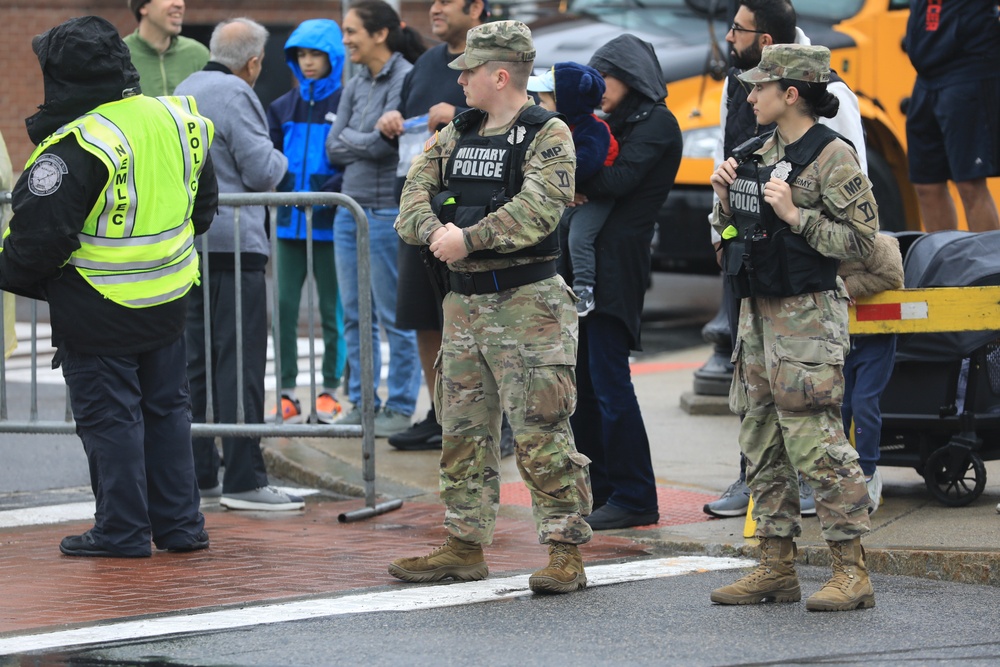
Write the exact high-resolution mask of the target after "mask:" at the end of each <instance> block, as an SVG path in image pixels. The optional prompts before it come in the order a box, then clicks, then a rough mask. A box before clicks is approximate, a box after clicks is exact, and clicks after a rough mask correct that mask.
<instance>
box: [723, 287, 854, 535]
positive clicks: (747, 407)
mask: <svg viewBox="0 0 1000 667" xmlns="http://www.w3.org/2000/svg"><path fill="white" fill-rule="evenodd" d="M849 350H850V343H849V338H848V333H847V294H846V292H842V291H841V290H838V291H826V292H814V293H811V294H803V295H800V296H794V297H787V298H749V299H743V302H742V304H741V305H740V320H739V327H738V330H737V344H736V349H735V350H734V351H733V364H734V365H735V372H734V374H733V384H732V388H731V390H730V393H729V402H730V408H732V410H733V412H736V413H737V414H744V415H745V418H744V419H743V424H742V426H741V428H740V447H741V448H742V450H743V454H744V455H745V456H746V458H747V464H748V465H747V484H748V485H749V487H750V492H751V494H752V495H753V499H754V508H753V518H754V519H755V520H756V521H757V535H758V536H759V537H794V536H797V535H799V534H801V532H802V527H801V518H800V515H799V485H798V475H797V472H796V471H798V472H801V473H802V475H803V477H804V478H805V479H806V481H808V482H809V484H810V485H811V486H812V488H813V490H814V492H815V494H816V514H817V516H818V517H819V521H820V525H821V526H822V529H823V537H824V538H825V539H827V540H832V541H843V540H850V539H853V538H855V537H859V536H861V535H863V534H865V533H867V532H868V531H869V530H870V527H871V525H870V523H869V520H868V491H867V488H866V487H865V478H864V475H863V474H862V472H861V467H860V466H859V465H858V461H857V459H858V455H857V452H855V451H854V449H853V448H852V447H851V445H850V443H849V442H848V441H847V438H846V437H845V435H844V425H843V420H842V418H841V414H840V405H841V403H842V402H843V398H844V374H843V366H844V357H845V355H846V354H847V352H848V351H849Z"/></svg>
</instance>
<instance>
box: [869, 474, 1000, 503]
mask: <svg viewBox="0 0 1000 667" xmlns="http://www.w3.org/2000/svg"><path fill="white" fill-rule="evenodd" d="M865 486H867V487H868V513H869V514H874V513H875V510H877V509H878V506H879V505H881V504H882V473H880V472H879V471H878V468H876V469H875V472H874V473H872V476H871V477H865ZM997 511H1000V507H997Z"/></svg>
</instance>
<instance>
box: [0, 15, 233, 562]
mask: <svg viewBox="0 0 1000 667" xmlns="http://www.w3.org/2000/svg"><path fill="white" fill-rule="evenodd" d="M32 48H33V49H34V51H35V54H36V55H37V56H38V62H39V64H40V65H41V68H42V75H43V78H44V83H45V104H43V105H42V106H41V107H39V112H38V113H36V114H35V115H34V116H32V117H30V118H28V119H27V121H26V124H27V128H28V135H29V137H30V138H31V140H32V141H33V142H34V143H35V144H37V145H38V148H37V149H36V150H35V152H34V153H33V154H32V156H31V158H30V159H29V160H28V163H27V164H26V165H25V167H24V173H23V174H22V175H21V177H20V179H19V180H18V182H17V184H16V185H15V186H14V191H13V209H14V217H13V218H12V219H11V223H10V230H9V232H8V234H7V235H6V237H5V238H4V242H3V248H2V251H0V289H3V290H6V291H8V292H14V293H16V294H20V295H22V296H27V297H30V298H34V299H40V300H46V301H48V302H49V311H50V317H51V323H52V342H53V345H55V346H56V348H57V352H56V355H55V359H54V360H53V366H54V367H58V366H59V365H61V366H62V370H63V377H64V378H65V379H66V385H67V386H68V387H69V392H70V401H71V404H72V409H73V416H74V418H75V419H76V430H77V433H78V434H79V435H80V439H81V440H82V441H83V446H84V450H85V451H86V453H87V458H88V460H89V462H90V477H91V485H92V487H93V490H94V496H95V499H96V501H97V510H96V512H95V514H94V527H93V528H91V529H90V530H88V531H86V532H85V533H83V534H82V535H73V536H70V537H67V538H65V539H63V540H62V543H61V544H60V550H61V551H62V552H63V553H64V554H66V555H68V556H111V557H143V556H149V555H150V554H151V546H150V541H151V540H152V542H153V544H155V545H156V547H157V548H159V549H166V550H168V551H195V550H199V549H205V548H207V547H208V534H207V533H206V532H205V529H204V525H205V519H204V517H203V516H202V514H201V513H200V512H199V510H198V505H199V497H198V487H197V483H196V481H195V475H194V462H193V460H192V455H191V418H190V406H189V398H188V390H187V382H186V379H185V371H184V369H185V349H184V335H183V334H184V321H185V312H186V298H185V296H186V295H187V293H188V290H190V289H191V285H192V284H193V283H194V282H196V281H197V280H198V256H197V254H196V253H195V252H194V236H195V234H200V233H203V232H205V231H207V229H208V227H209V225H210V224H211V221H212V219H213V217H214V215H215V209H216V207H217V203H218V186H217V184H216V181H215V171H214V169H213V168H212V165H211V161H210V158H209V153H208V148H209V144H210V143H211V141H212V133H213V127H212V124H211V122H209V121H208V120H207V119H205V118H203V117H201V116H199V115H198V113H197V109H196V108H195V105H194V101H193V100H192V99H190V98H167V97H164V98H154V97H145V96H143V95H141V91H140V89H139V75H138V74H137V73H136V71H135V68H134V67H132V62H131V58H130V56H129V51H128V48H127V47H126V46H125V44H124V43H123V42H122V40H121V38H120V37H119V36H118V31H117V30H116V29H115V27H114V26H113V25H111V24H110V23H108V22H107V21H106V20H104V19H102V18H98V17H96V16H86V17H82V18H75V19H71V20H69V21H67V22H65V23H63V24H61V25H58V26H56V27H55V28H52V29H51V30H49V31H48V32H46V33H44V34H42V35H39V36H37V37H35V38H34V40H33V41H32Z"/></svg>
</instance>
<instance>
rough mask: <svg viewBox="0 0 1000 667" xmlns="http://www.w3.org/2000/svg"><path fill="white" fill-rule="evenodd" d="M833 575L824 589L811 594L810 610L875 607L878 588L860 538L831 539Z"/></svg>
mask: <svg viewBox="0 0 1000 667" xmlns="http://www.w3.org/2000/svg"><path fill="white" fill-rule="evenodd" d="M826 543H827V544H829V545H830V552H831V553H832V554H833V577H831V578H830V581H828V582H826V583H825V584H823V588H821V589H819V591H817V592H816V593H814V594H813V595H810V596H809V599H808V600H806V609H808V610H809V611H851V610H853V609H867V608H868V607H874V606H875V589H873V588H872V582H871V580H870V579H869V578H868V568H866V567H865V548H864V547H862V546H861V538H860V537H855V538H854V539H853V540H846V541H844V542H831V541H829V540H827V542H826Z"/></svg>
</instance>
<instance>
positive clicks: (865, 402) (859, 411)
mask: <svg viewBox="0 0 1000 667" xmlns="http://www.w3.org/2000/svg"><path fill="white" fill-rule="evenodd" d="M895 360H896V336H895V335H893V334H876V335H872V336H851V353H850V354H848V355H847V359H846V360H845V361H844V404H843V406H842V407H841V414H842V415H843V417H844V433H847V434H848V436H850V433H851V420H852V419H853V420H854V447H855V448H856V449H857V450H858V463H860V464H861V471H862V472H863V473H864V474H865V477H870V476H871V475H872V474H873V473H874V472H875V466H876V464H877V463H878V458H879V449H878V443H879V439H880V437H881V435H882V411H881V409H880V408H879V398H880V397H881V396H882V392H883V391H885V387H886V385H887V384H889V377H890V376H891V375H892V368H893V364H894V363H895Z"/></svg>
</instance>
